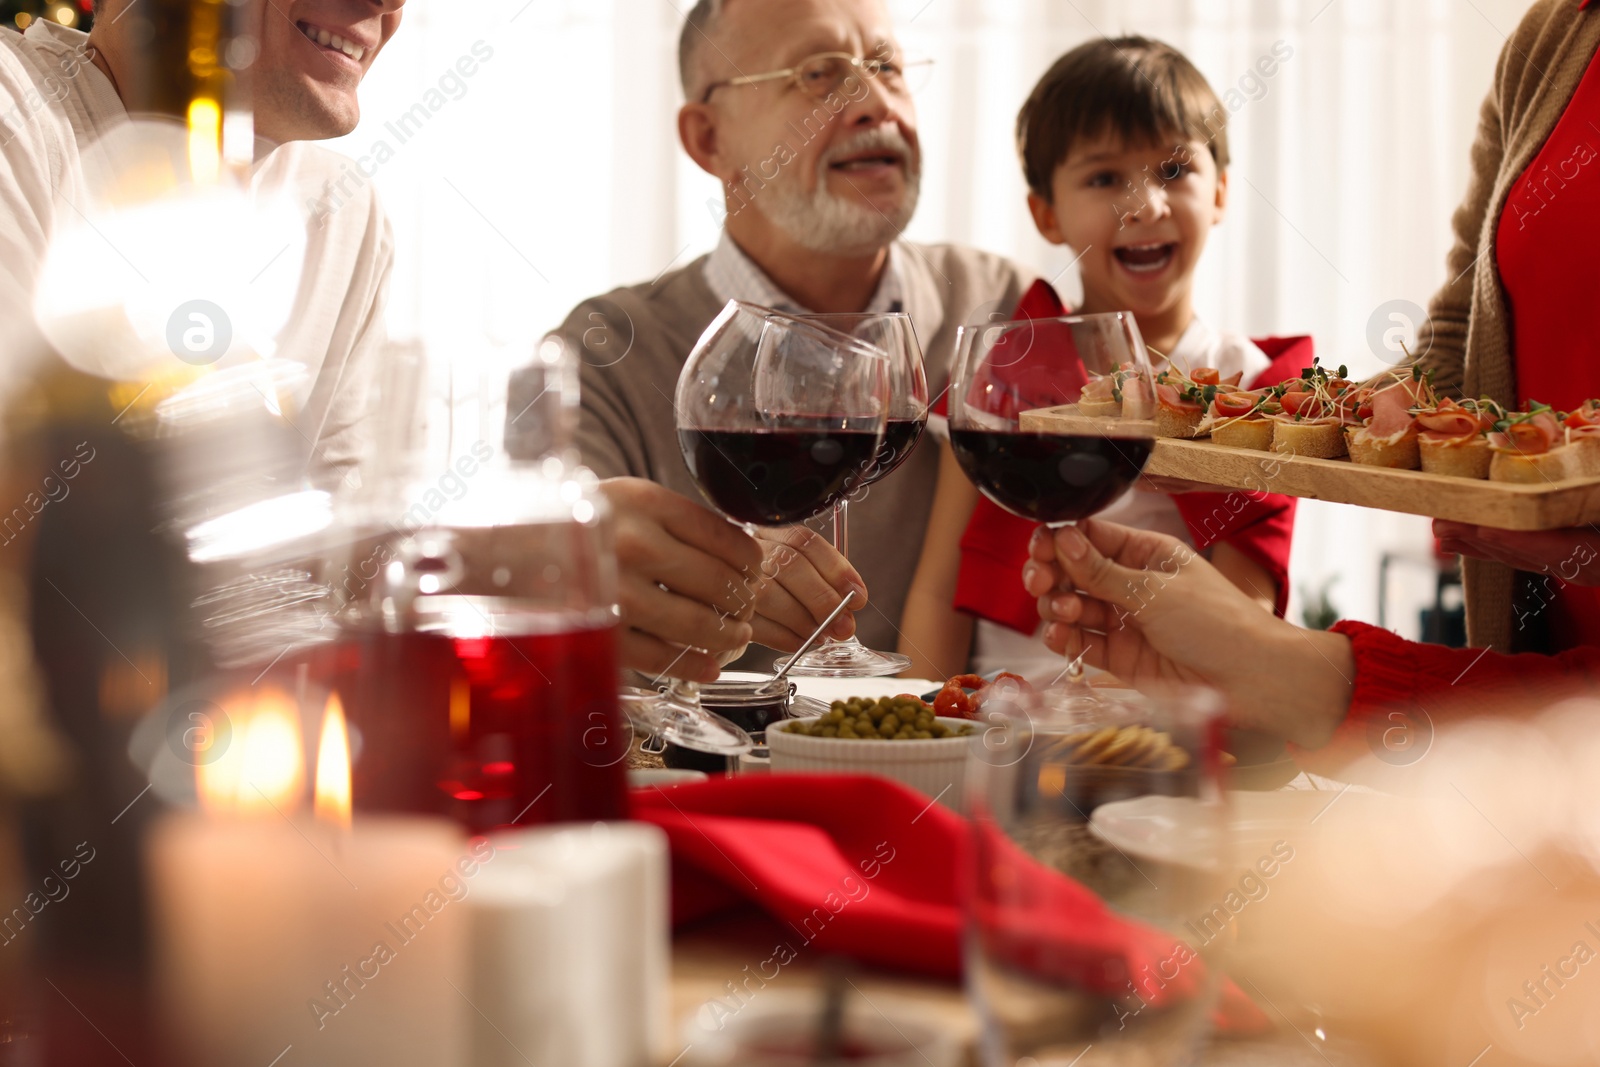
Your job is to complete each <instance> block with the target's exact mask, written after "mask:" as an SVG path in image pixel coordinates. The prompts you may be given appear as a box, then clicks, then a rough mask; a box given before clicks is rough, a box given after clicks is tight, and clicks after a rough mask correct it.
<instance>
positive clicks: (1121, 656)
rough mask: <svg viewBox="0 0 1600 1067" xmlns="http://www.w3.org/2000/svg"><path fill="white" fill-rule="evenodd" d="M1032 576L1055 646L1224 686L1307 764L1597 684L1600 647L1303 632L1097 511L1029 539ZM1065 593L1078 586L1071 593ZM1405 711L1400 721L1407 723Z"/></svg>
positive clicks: (1537, 704)
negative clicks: (1403, 732)
mask: <svg viewBox="0 0 1600 1067" xmlns="http://www.w3.org/2000/svg"><path fill="white" fill-rule="evenodd" d="M1029 555H1030V557H1031V558H1030V560H1029V562H1028V563H1027V565H1026V566H1025V567H1024V569H1023V584H1024V585H1025V586H1026V588H1027V590H1028V592H1029V594H1031V595H1033V596H1036V597H1038V598H1039V615H1040V617H1041V618H1042V619H1043V620H1044V621H1045V623H1046V626H1045V631H1044V640H1045V644H1047V645H1048V646H1049V647H1050V648H1052V649H1054V650H1055V651H1057V652H1060V653H1062V654H1063V655H1066V656H1069V657H1073V656H1077V655H1079V654H1080V653H1082V654H1083V655H1084V661H1085V662H1086V663H1088V664H1089V665H1090V666H1093V667H1099V668H1102V669H1104V670H1108V671H1110V672H1111V673H1112V674H1114V675H1116V676H1117V677H1118V678H1121V679H1122V680H1123V681H1125V682H1127V683H1129V684H1130V685H1135V686H1137V685H1139V684H1141V683H1144V682H1150V681H1174V680H1176V681H1180V682H1187V683H1194V684H1197V685H1207V686H1211V687H1212V688H1215V689H1217V690H1219V691H1220V692H1222V693H1223V694H1224V695H1225V696H1226V697H1227V698H1228V701H1229V707H1230V714H1231V716H1232V719H1233V721H1234V723H1235V725H1238V726H1241V727H1245V728H1247V729H1254V730H1260V731H1263V732H1265V733H1270V734H1274V735H1276V736H1279V737H1283V738H1285V739H1287V740H1288V741H1290V742H1292V743H1294V744H1295V745H1296V746H1298V747H1299V749H1300V752H1299V753H1297V758H1299V760H1300V762H1301V764H1302V765H1303V766H1309V767H1312V768H1313V769H1317V770H1333V769H1335V768H1336V767H1339V766H1342V765H1343V764H1345V763H1347V762H1349V760H1350V758H1351V757H1352V756H1355V755H1359V754H1360V753H1362V752H1364V751H1365V750H1366V749H1367V747H1368V745H1369V740H1370V737H1371V733H1370V731H1371V730H1372V728H1373V726H1374V724H1376V726H1377V729H1378V730H1379V731H1380V732H1381V731H1382V730H1385V729H1388V728H1389V727H1390V726H1391V724H1394V723H1405V722H1411V723H1437V724H1441V725H1442V724H1443V723H1445V722H1447V721H1449V720H1451V719H1456V718H1468V717H1472V716H1476V715H1484V714H1491V715H1499V714H1515V713H1518V712H1530V713H1531V712H1533V711H1537V710H1539V709H1540V708H1542V707H1545V706H1548V705H1549V704H1550V703H1551V702H1552V701H1554V700H1557V699H1560V698H1561V697H1564V696H1569V695H1573V694H1575V693H1582V692H1589V693H1592V692H1594V691H1595V689H1596V683H1597V681H1600V677H1597V676H1600V648H1582V649H1577V650H1574V651H1570V652H1564V653H1561V654H1559V655H1553V656H1544V655H1533V654H1524V655H1502V654H1498V653H1494V652H1491V651H1489V650H1487V649H1460V648H1444V647H1442V646H1439V645H1425V644H1419V643H1417V642H1415V641H1406V640H1403V639H1402V638H1399V637H1397V636H1395V635H1394V634H1392V633H1390V632H1389V631H1387V630H1380V629H1378V628H1377V627H1375V626H1368V625H1367V624H1365V623H1360V622H1341V623H1338V624H1337V625H1335V626H1334V628H1333V629H1332V630H1328V631H1318V630H1304V629H1301V628H1300V627H1298V626H1295V625H1293V624H1292V623H1288V622H1285V621H1284V620H1282V619H1280V618H1278V617H1276V616H1274V615H1269V614H1267V613H1266V612H1264V611H1261V610H1260V609H1258V608H1257V607H1256V606H1255V604H1254V603H1253V602H1251V601H1250V599H1249V598H1248V597H1246V596H1244V595H1243V594H1242V593H1240V592H1239V590H1238V589H1237V588H1235V587H1234V585H1233V584H1232V583H1231V582H1229V581H1228V580H1227V579H1225V578H1223V577H1222V576H1221V575H1220V574H1218V573H1217V571H1216V569H1215V568H1213V567H1212V566H1211V565H1210V564H1209V563H1207V562H1206V561H1205V560H1204V559H1202V558H1201V557H1200V556H1199V555H1197V554H1196V553H1195V552H1194V550H1193V549H1191V548H1189V547H1188V546H1187V545H1185V544H1183V543H1182V542H1180V541H1178V540H1176V539H1175V538H1172V537H1168V536H1166V535H1165V534H1158V533H1154V532H1151V531H1149V530H1132V529H1129V528H1128V527H1126V526H1118V525H1117V524H1115V523H1110V522H1104V521H1101V520H1091V521H1089V522H1085V523H1082V524H1080V525H1078V526H1076V527H1070V526H1069V527H1065V528H1063V529H1060V530H1055V531H1051V530H1049V529H1046V528H1045V527H1040V528H1039V529H1038V530H1037V531H1036V532H1035V533H1034V536H1033V540H1032V542H1031V543H1030V545H1029ZM1062 590H1072V592H1063V591H1062ZM1396 716H1399V718H1396Z"/></svg>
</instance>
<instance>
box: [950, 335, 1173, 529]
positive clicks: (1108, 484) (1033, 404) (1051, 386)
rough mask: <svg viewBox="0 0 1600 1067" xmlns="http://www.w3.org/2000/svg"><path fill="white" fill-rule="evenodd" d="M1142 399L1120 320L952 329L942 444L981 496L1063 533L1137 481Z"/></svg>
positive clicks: (1138, 345)
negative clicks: (953, 346) (947, 434)
mask: <svg viewBox="0 0 1600 1067" xmlns="http://www.w3.org/2000/svg"><path fill="white" fill-rule="evenodd" d="M1154 396H1155V392H1154V385H1153V382H1152V378H1151V372H1150V360H1149V357H1148V356H1147V355H1146V354H1145V347H1144V341H1143V340H1142V339H1141V338H1140V336H1139V326H1138V324H1137V323H1136V322H1134V319H1133V315H1132V313H1131V312H1125V311H1117V312H1111V313H1109V314H1103V315H1072V316H1067V317H1064V318H1055V319H1024V320H1020V321H1016V322H999V323H983V324H977V325H970V326H963V327H961V328H960V329H959V330H958V331H957V332H956V354H955V362H954V364H953V365H952V366H951V371H950V445H951V448H952V449H953V450H954V451H955V454H956V459H957V460H958V461H959V462H960V463H961V468H962V470H964V471H965V472H966V474H967V477H968V478H971V479H972V481H973V484H975V485H976V486H977V487H978V489H979V490H980V491H981V492H982V493H983V495H984V496H986V497H988V498H989V499H990V500H992V501H994V502H995V503H996V504H998V505H1000V506H1001V507H1002V508H1005V509H1006V510H1007V511H1009V512H1011V513H1012V514H1013V515H1019V516H1021V517H1022V518H1025V519H1032V520H1033V521H1035V522H1041V523H1045V524H1046V525H1050V526H1063V525H1066V524H1068V523H1073V522H1077V521H1078V520H1080V519H1086V518H1088V517H1089V516H1091V515H1094V514H1095V513H1097V512H1099V511H1102V510H1104V509H1105V508H1106V507H1108V506H1109V505H1110V504H1112V503H1113V502H1115V501H1116V500H1117V498H1119V497H1120V496H1122V494H1123V493H1125V492H1126V491H1127V490H1128V489H1129V488H1130V487H1131V486H1132V485H1133V483H1134V481H1135V480H1136V479H1137V478H1138V477H1139V473H1140V471H1142V470H1143V469H1144V465H1145V461H1146V460H1148V459H1149V458H1150V450H1151V447H1152V446H1153V444H1154V442H1155V424H1154V422H1153V421H1152V420H1153V416H1154V406H1155V402H1154ZM1047 412H1048V414H1047Z"/></svg>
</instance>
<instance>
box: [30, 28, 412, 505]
mask: <svg viewBox="0 0 1600 1067" xmlns="http://www.w3.org/2000/svg"><path fill="white" fill-rule="evenodd" d="M403 4H404V0H274V2H272V3H261V4H259V5H258V7H257V11H258V13H259V17H260V20H261V22H260V27H259V30H258V33H257V40H258V43H259V52H258V57H257V59H256V62H255V63H254V64H253V66H252V76H253V81H254V95H255V109H256V110H255V131H256V135H257V137H258V138H259V139H260V145H259V148H258V166H257V170H256V173H255V175H254V178H253V181H254V183H255V184H256V186H257V187H258V188H262V187H270V188H275V189H279V190H282V191H284V192H286V193H287V194H288V195H289V196H290V197H291V198H292V202H293V203H295V204H297V205H302V206H303V207H302V210H303V211H305V213H306V220H305V221H306V238H307V240H306V251H305V257H304V262H303V265H301V267H300V284H299V290H298V296H297V297H296V298H295V303H294V306H293V309H292V311H291V312H290V314H289V315H288V317H287V320H286V321H287V325H286V326H285V327H284V329H283V331H282V332H281V333H280V334H279V336H278V337H277V339H276V341H277V346H276V354H277V355H279V356H282V357H284V358H287V359H293V360H298V361H300V362H302V363H303V364H304V365H305V367H306V370H307V372H308V373H307V377H306V382H307V384H306V387H305V391H304V395H303V396H301V397H300V398H299V400H300V405H299V410H298V411H297V412H296V413H295V415H294V416H293V419H294V421H295V423H296V426H297V428H298V429H299V430H300V431H301V434H302V435H303V436H304V437H305V438H306V440H307V442H308V447H309V449H310V457H311V458H312V459H313V461H314V465H315V466H316V467H317V468H320V469H323V470H327V471H330V472H334V473H337V472H340V471H342V470H344V469H345V468H347V467H349V466H350V465H352V464H353V463H354V462H355V459H356V453H357V451H358V449H359V440H358V436H357V430H358V424H359V422H360V417H361V415H362V414H363V413H364V411H365V409H366V403H367V397H366V387H367V383H368V381H369V380H370V373H371V365H372V362H373V357H374V356H375V354H376V353H377V351H378V350H379V348H380V347H381V346H382V344H383V341H384V334H383V318H382V314H381V312H382V307H383V303H384V297H385V293H386V290H387V287H388V280H389V274H390V269H391V267H392V264H393V259H394V254H393V241H392V238H391V234H390V229H389V224H388V221H387V219H386V218H385V217H384V215H383V212H382V209H381V208H380V207H379V205H378V202H377V199H376V197H375V195H374V194H373V191H372V188H371V186H370V184H367V185H364V186H362V187H360V188H358V189H356V190H354V191H353V193H352V195H351V196H350V197H348V198H347V199H346V200H345V202H344V203H343V205H342V207H341V209H340V210H339V211H338V212H336V213H327V212H325V211H323V212H316V213H313V212H312V211H311V207H310V206H311V205H314V204H317V203H319V202H325V197H324V194H325V185H326V184H327V183H328V182H329V181H330V180H334V179H337V178H338V177H339V167H338V163H339V162H340V160H339V157H336V156H334V155H333V154H332V153H330V152H325V151H322V150H319V149H315V148H312V147H311V146H308V145H305V144H303V143H300V142H305V141H312V140H321V139H325V138H330V137H337V136H340V135H342V134H345V133H348V132H350V131H351V130H352V129H354V128H355V125H356V122H357V120H358V119H359V117H360V105H359V103H358V100H357V95H356V93H357V89H358V87H359V85H360V82H361V79H362V77H363V75H364V74H365V73H366V71H367V70H368V69H369V68H370V67H371V65H372V63H373V61H374V60H375V59H376V58H377V55H378V53H379V52H380V51H382V49H383V46H384V45H385V44H386V43H387V42H388V40H389V38H390V37H392V36H393V34H394V32H395V30H396V29H398V27H399V24H400V16H401V8H402V6H403ZM96 6H97V9H98V10H97V15H98V18H97V21H96V23H95V25H94V29H93V31H92V33H90V34H84V33H81V32H79V31H76V30H71V29H68V28H66V27H64V26H61V25H58V24H57V23H55V22H52V21H50V20H49V19H37V20H35V21H34V22H33V24H32V25H31V26H29V27H28V31H27V32H26V33H25V34H22V35H20V36H19V35H17V34H14V33H10V32H0V321H4V322H5V323H6V330H5V339H4V341H3V342H0V343H3V344H4V346H5V348H4V351H3V352H0V355H3V357H4V358H3V359H0V396H4V395H5V394H6V393H7V392H8V391H9V388H10V387H14V386H15V385H16V384H17V383H18V382H19V381H20V380H21V378H22V376H23V375H25V374H26V373H27V371H28V369H29V368H30V367H31V366H33V365H34V363H35V361H37V360H38V359H40V358H42V357H43V356H44V354H45V353H46V352H47V351H49V346H47V345H46V343H45V341H44V338H43V337H42V336H41V335H40V333H39V331H38V329H37V327H36V326H35V325H34V314H33V305H34V297H35V290H36V287H37V284H38V281H39V276H40V271H41V268H42V266H43V263H44V260H45V255H46V251H47V249H48V248H49V246H50V242H51V240H52V238H54V237H55V236H56V235H57V234H58V233H59V232H60V231H61V230H62V229H63V228H64V227H65V226H66V225H68V224H70V223H74V222H76V221H77V220H79V219H81V218H84V217H85V212H86V210H87V209H88V206H89V205H88V200H89V197H90V196H91V192H92V187H93V179H92V178H91V174H92V173H93V165H94V158H95V157H94V153H95V144H96V142H97V141H98V140H99V139H100V138H102V137H104V136H105V135H106V134H107V133H108V132H109V131H111V130H112V129H114V128H115V127H117V126H118V125H120V124H122V123H124V122H126V121H127V120H128V117H129V112H128V104H129V103H131V102H132V101H135V100H139V99H142V98H143V95H144V94H142V93H141V92H140V88H141V86H140V85H139V84H138V82H137V79H138V77H139V74H138V69H139V62H140V47H139V45H138V43H137V42H138V41H139V40H141V39H142V38H147V37H148V35H149V34H150V33H152V32H154V30H153V27H152V26H151V25H150V24H149V23H148V21H147V20H146V16H147V13H146V12H145V11H141V9H140V4H139V0H99V3H98V4H97V5H96ZM204 253H205V250H204V249H195V250H194V254H196V255H203V254H204ZM285 266H286V267H288V268H290V269H293V267H294V265H293V264H286V265H285ZM133 269H134V270H138V264H137V263H135V264H134V265H133ZM84 284H86V285H89V284H93V279H85V280H84ZM63 354H65V355H67V356H68V357H69V359H70V358H71V356H72V353H63Z"/></svg>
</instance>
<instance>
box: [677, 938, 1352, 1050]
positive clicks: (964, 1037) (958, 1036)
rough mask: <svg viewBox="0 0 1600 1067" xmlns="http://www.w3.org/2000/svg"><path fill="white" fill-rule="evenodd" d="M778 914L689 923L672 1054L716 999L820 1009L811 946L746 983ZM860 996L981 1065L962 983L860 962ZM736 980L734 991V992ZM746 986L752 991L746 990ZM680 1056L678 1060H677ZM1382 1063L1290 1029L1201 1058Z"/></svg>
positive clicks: (1225, 1044) (727, 1005) (683, 1046)
mask: <svg viewBox="0 0 1600 1067" xmlns="http://www.w3.org/2000/svg"><path fill="white" fill-rule="evenodd" d="M786 939H787V940H790V941H792V940H793V935H792V934H788V935H786V934H785V931H784V928H783V927H782V926H780V925H779V924H778V923H777V921H776V920H773V919H771V918H769V917H767V916H766V915H764V914H762V913H760V912H758V911H755V910H754V909H752V910H750V911H748V912H743V913H740V914H738V915H735V916H729V917H726V918H718V919H714V920H710V921H707V922H705V923H701V924H697V925H695V926H693V927H690V928H688V929H685V930H683V931H681V932H679V934H678V935H677V936H676V937H675V938H674V939H673V946H672V1017H673V1022H674V1030H673V1046H672V1053H673V1055H674V1056H676V1057H678V1058H679V1059H682V1058H683V1057H685V1056H687V1055H688V1053H689V1052H690V1050H691V1047H692V1044H693V1038H694V1033H693V1031H694V1028H695V1026H696V1025H698V1024H697V1023H696V1019H697V1018H705V1017H707V1016H706V1015H704V1014H703V1009H704V1008H705V1006H706V1005H707V1004H709V1003H710V1002H711V1001H720V1002H721V1003H722V1005H723V1009H724V1011H725V1012H726V1013H727V1014H732V1013H733V1012H735V1011H737V1010H738V1009H739V1008H740V1007H741V1005H742V1004H755V1003H758V1002H759V1001H760V998H762V997H772V998H778V997H796V996H799V997H814V998H815V999H816V1001H817V1005H818V1008H819V1010H820V1007H821V996H822V993H821V990H822V985H823V974H822V970H821V967H820V963H821V960H820V958H814V957H808V956H807V955H806V954H805V953H804V952H802V953H801V954H800V955H799V956H797V957H796V958H795V960H794V961H793V962H792V963H790V964H788V965H786V966H785V967H784V968H783V969H782V970H781V971H780V972H779V974H778V976H777V977H776V978H774V979H773V980H772V981H770V982H766V983H764V984H757V983H755V982H746V980H745V979H746V971H745V968H746V967H749V968H750V970H751V971H754V970H755V969H756V967H757V965H758V964H760V963H761V962H762V961H763V960H766V959H768V958H769V957H770V956H771V955H772V951H773V947H774V946H775V945H777V944H780V943H782V942H784V941H785V940H786ZM850 981H851V983H852V984H853V986H854V995H857V996H859V997H860V998H861V999H862V1000H864V1001H865V1002H866V1004H867V1009H868V1010H869V1011H871V1010H876V1011H880V1012H883V1013H885V1014H887V1015H893V1016H894V1017H895V1018H897V1019H904V1018H907V1017H909V1018H912V1019H915V1020H919V1021H921V1022H924V1023H926V1024H928V1025H930V1026H933V1027H936V1028H938V1029H940V1030H943V1031H944V1032H946V1033H948V1034H949V1035H950V1036H951V1037H952V1038H954V1039H955V1040H956V1042H957V1043H958V1044H959V1045H960V1046H961V1047H962V1048H964V1049H966V1050H967V1054H968V1057H969V1062H970V1063H972V1064H974V1065H975V1064H977V1062H978V1061H977V1056H976V1043H977V1036H978V1018H977V1015H976V1013H975V1012H974V1011H973V1009H972V1005H971V1004H970V1003H969V1002H968V1001H967V998H966V996H965V995H964V994H963V992H962V989H961V987H960V986H959V985H957V984H955V983H953V982H940V981H934V980H931V979H927V978H917V977H914V976H907V975H898V974H891V973H888V972H884V971H878V970H873V969H871V968H867V967H864V966H863V967H860V968H859V969H858V970H856V971H854V972H853V973H851V975H850ZM730 984H731V990H730ZM742 990H752V991H751V992H744V991H742ZM674 1062H677V1061H676V1060H675V1061H674ZM1375 1062H1377V1061H1376V1060H1375V1059H1373V1058H1372V1057H1371V1056H1370V1055H1368V1054H1367V1053H1366V1052H1365V1051H1364V1050H1362V1049H1360V1048H1359V1047H1356V1046H1351V1045H1345V1046H1342V1047H1339V1048H1330V1047H1328V1046H1327V1045H1323V1046H1321V1047H1314V1046H1313V1045H1312V1044H1311V1042H1310V1040H1309V1039H1308V1038H1306V1037H1305V1036H1304V1035H1301V1034H1299V1033H1297V1032H1296V1031H1295V1030H1293V1029H1292V1028H1290V1027H1287V1026H1285V1027H1283V1028H1282V1029H1281V1030H1280V1031H1278V1032H1274V1033H1272V1034H1268V1035H1266V1036H1264V1037H1261V1038H1256V1039H1251V1040H1247V1041H1235V1040H1216V1041H1213V1042H1212V1043H1211V1045H1210V1046H1209V1047H1208V1048H1207V1050H1206V1053H1205V1055H1204V1057H1203V1058H1202V1060H1201V1063H1202V1064H1205V1065H1206V1067H1269V1065H1270V1067H1301V1065H1306V1067H1312V1065H1315V1067H1330V1065H1334V1067H1369V1065H1371V1064H1373V1063H1375Z"/></svg>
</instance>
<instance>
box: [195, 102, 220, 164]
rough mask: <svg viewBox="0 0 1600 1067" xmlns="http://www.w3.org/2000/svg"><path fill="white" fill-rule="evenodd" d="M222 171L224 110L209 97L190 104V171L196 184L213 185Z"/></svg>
mask: <svg viewBox="0 0 1600 1067" xmlns="http://www.w3.org/2000/svg"><path fill="white" fill-rule="evenodd" d="M221 170H222V108H220V107H218V106H217V102H216V101H215V100H212V99H209V98H208V97H204V96H200V97H196V98H195V99H194V100H192V101H190V103H189V171H190V173H191V174H193V175H194V180H195V181H196V182H199V183H200V184H202V185H210V184H212V183H214V182H215V181H216V180H217V176H218V175H219V174H220V173H221Z"/></svg>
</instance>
